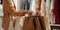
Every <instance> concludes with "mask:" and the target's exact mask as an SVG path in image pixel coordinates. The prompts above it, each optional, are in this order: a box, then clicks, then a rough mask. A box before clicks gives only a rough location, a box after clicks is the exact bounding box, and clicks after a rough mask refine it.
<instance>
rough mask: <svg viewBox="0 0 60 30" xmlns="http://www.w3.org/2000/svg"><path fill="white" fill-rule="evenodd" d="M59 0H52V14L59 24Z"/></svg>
mask: <svg viewBox="0 0 60 30" xmlns="http://www.w3.org/2000/svg"><path fill="white" fill-rule="evenodd" d="M58 2H60V1H59V0H54V9H53V14H54V19H55V23H56V24H60V15H59V14H60V13H59V6H60V5H59V3H58Z"/></svg>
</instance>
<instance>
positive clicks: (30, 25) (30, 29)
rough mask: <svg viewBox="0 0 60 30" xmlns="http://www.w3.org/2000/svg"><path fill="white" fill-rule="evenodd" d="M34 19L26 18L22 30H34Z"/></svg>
mask: <svg viewBox="0 0 60 30" xmlns="http://www.w3.org/2000/svg"><path fill="white" fill-rule="evenodd" d="M33 21H34V18H33V17H26V18H25V20H24V24H23V30H34V22H33Z"/></svg>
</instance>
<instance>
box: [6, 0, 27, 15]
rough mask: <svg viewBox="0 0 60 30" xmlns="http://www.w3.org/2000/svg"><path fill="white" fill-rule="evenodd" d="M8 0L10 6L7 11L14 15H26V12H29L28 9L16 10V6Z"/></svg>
mask: <svg viewBox="0 0 60 30" xmlns="http://www.w3.org/2000/svg"><path fill="white" fill-rule="evenodd" d="M7 2H8V5H7V6H8V8H7V9H9V10H7V11H8V13H9V14H10V15H13V16H22V15H24V14H26V13H27V11H25V10H22V11H16V9H15V8H14V6H12V3H11V0H8V1H7Z"/></svg>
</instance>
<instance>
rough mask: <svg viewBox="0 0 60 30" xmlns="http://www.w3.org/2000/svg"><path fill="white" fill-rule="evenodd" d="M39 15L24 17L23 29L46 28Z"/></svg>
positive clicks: (36, 29)
mask: <svg viewBox="0 0 60 30" xmlns="http://www.w3.org/2000/svg"><path fill="white" fill-rule="evenodd" d="M43 20H44V19H42V18H41V17H40V16H31V17H26V18H25V20H24V24H23V30H46V26H45V22H44V21H43Z"/></svg>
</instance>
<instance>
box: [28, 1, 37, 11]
mask: <svg viewBox="0 0 60 30" xmlns="http://www.w3.org/2000/svg"><path fill="white" fill-rule="evenodd" d="M29 10H32V11H33V12H35V11H36V0H31V2H30V8H29Z"/></svg>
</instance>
